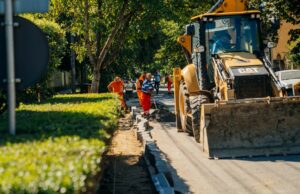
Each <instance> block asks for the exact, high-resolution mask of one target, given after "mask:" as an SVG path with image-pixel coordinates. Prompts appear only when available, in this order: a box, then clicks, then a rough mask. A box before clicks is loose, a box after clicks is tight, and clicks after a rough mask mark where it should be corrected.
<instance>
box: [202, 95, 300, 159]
mask: <svg viewBox="0 0 300 194" xmlns="http://www.w3.org/2000/svg"><path fill="white" fill-rule="evenodd" d="M200 133H201V136H200V141H201V144H202V146H203V151H204V152H206V153H207V154H208V156H209V157H210V158H234V157H252V156H268V155H281V154H282V155H286V154H300V97H284V98H283V97H281V98H279V97H278V98H269V99H244V100H236V101H234V102H218V103H213V104H203V105H202V107H201V128H200Z"/></svg>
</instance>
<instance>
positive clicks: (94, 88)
mask: <svg viewBox="0 0 300 194" xmlns="http://www.w3.org/2000/svg"><path fill="white" fill-rule="evenodd" d="M127 6H128V0H124V4H123V7H122V9H121V10H120V12H119V15H118V17H117V20H116V24H115V26H114V27H113V29H112V32H111V33H110V34H109V36H108V37H107V40H106V42H105V44H104V46H103V48H102V50H101V52H100V54H99V57H98V59H97V64H96V65H94V77H93V81H92V92H93V93H97V92H98V88H99V81H100V70H101V68H102V65H103V62H104V59H105V57H106V55H107V52H108V50H109V48H110V46H111V44H112V42H113V40H114V38H115V36H116V34H117V32H118V30H119V29H120V27H121V26H122V24H123V23H124V22H125V21H124V15H125V12H126V9H127ZM95 75H98V76H99V79H97V78H95ZM97 80H98V83H96V81H97Z"/></svg>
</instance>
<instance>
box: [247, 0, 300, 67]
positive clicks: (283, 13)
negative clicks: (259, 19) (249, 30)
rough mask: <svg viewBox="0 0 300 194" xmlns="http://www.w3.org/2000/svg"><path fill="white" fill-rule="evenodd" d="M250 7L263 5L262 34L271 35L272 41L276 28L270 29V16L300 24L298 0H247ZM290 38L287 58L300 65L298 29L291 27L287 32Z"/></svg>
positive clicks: (274, 38) (274, 37) (275, 38)
mask: <svg viewBox="0 0 300 194" xmlns="http://www.w3.org/2000/svg"><path fill="white" fill-rule="evenodd" d="M249 4H250V7H253V8H256V9H258V8H259V6H260V5H264V9H263V23H264V25H263V32H264V36H265V37H266V36H267V35H269V36H270V35H271V38H272V39H273V40H274V41H277V39H278V37H277V29H276V28H275V29H272V25H271V23H270V18H271V17H276V18H279V19H280V20H281V21H286V22H289V23H292V24H294V25H296V24H300V4H299V1H298V0H288V1H286V0H273V1H264V0H249ZM289 34H290V35H291V39H290V41H289V43H290V45H289V48H290V52H289V54H288V58H289V60H290V62H291V63H292V64H294V65H300V54H299V51H300V29H299V28H298V29H293V30H291V31H290V32H289Z"/></svg>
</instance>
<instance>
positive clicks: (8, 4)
mask: <svg viewBox="0 0 300 194" xmlns="http://www.w3.org/2000/svg"><path fill="white" fill-rule="evenodd" d="M5 34H6V55H7V94H8V127H9V132H10V134H12V135H15V134H16V110H15V109H16V86H15V81H16V79H15V56H14V23H13V0H5Z"/></svg>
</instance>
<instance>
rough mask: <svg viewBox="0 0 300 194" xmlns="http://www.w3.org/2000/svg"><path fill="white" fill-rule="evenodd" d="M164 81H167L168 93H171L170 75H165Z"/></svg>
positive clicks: (171, 82)
mask: <svg viewBox="0 0 300 194" xmlns="http://www.w3.org/2000/svg"><path fill="white" fill-rule="evenodd" d="M166 82H167V86H168V94H172V92H171V88H172V84H173V79H172V77H171V75H168V74H167V75H166Z"/></svg>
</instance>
